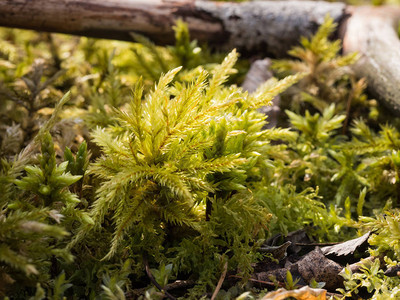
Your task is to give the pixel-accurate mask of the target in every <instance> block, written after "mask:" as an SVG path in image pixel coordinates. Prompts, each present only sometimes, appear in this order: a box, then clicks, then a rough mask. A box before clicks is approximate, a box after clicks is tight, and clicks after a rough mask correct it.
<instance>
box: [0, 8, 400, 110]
mask: <svg viewBox="0 0 400 300" xmlns="http://www.w3.org/2000/svg"><path fill="white" fill-rule="evenodd" d="M326 14H330V16H331V17H333V18H334V20H335V22H337V23H338V24H339V26H338V29H339V30H338V31H337V37H339V38H341V39H342V40H343V50H344V52H346V53H347V52H351V51H358V52H360V54H361V59H360V61H359V63H358V64H356V65H355V67H354V70H355V72H356V75H358V76H359V77H366V78H367V80H368V84H369V87H370V90H371V91H372V92H373V93H374V95H375V96H376V97H377V98H378V99H379V100H381V101H383V102H384V103H385V104H387V106H388V107H389V108H391V109H393V110H394V111H397V113H398V114H400V89H398V87H399V86H400V68H399V67H400V47H399V46H400V41H399V40H398V37H397V32H396V27H397V22H398V20H399V19H400V17H399V16H400V7H382V8H379V7H378V8H377V7H357V8H356V7H348V6H346V5H345V4H343V3H328V2H322V1H319V2H314V1H271V2H268V1H266V2H264V1H263V2H245V3H228V2H224V3H215V2H211V1H194V0H193V1H191V0H170V1H169V0H147V1H144V0H103V1H98V0H63V1H60V0H3V1H0V26H8V27H18V28H26V29H35V30H40V31H50V32H62V33H69V34H78V35H86V36H94V37H103V38H113V39H122V40H131V37H130V35H129V33H130V32H137V33H141V34H143V35H146V36H147V37H149V38H150V39H152V40H153V41H154V42H156V43H158V44H169V43H172V42H173V40H174V34H173V31H172V26H173V25H174V23H175V21H176V20H177V19H179V18H180V19H183V20H184V21H186V22H187V23H188V26H189V29H190V32H191V35H192V37H193V38H195V39H197V40H198V41H199V42H207V43H208V44H209V45H211V46H212V47H213V48H216V49H225V50H227V49H230V48H238V50H239V51H240V52H241V53H245V54H254V53H257V54H258V55H259V56H262V57H265V56H269V57H275V58H279V57H283V56H286V53H287V50H289V49H290V48H291V47H292V46H294V45H297V44H298V41H299V38H300V36H310V35H311V34H313V33H314V32H315V31H316V30H317V28H318V27H319V25H321V23H322V22H323V20H324V17H325V15H326Z"/></svg>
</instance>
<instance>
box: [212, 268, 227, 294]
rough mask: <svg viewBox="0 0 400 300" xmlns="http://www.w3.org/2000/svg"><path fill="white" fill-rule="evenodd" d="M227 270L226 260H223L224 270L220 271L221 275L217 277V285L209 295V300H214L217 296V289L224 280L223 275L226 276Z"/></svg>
mask: <svg viewBox="0 0 400 300" xmlns="http://www.w3.org/2000/svg"><path fill="white" fill-rule="evenodd" d="M227 271H228V262H225V264H224V270H223V271H222V274H221V277H220V278H219V281H218V284H217V287H216V288H215V290H214V293H213V294H212V296H211V300H215V298H216V297H217V295H218V292H219V290H220V289H221V287H222V284H223V283H224V280H225V276H226V272H227Z"/></svg>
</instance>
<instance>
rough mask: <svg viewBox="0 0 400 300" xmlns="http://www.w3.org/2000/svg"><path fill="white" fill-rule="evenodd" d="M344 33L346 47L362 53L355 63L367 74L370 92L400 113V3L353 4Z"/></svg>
mask: <svg viewBox="0 0 400 300" xmlns="http://www.w3.org/2000/svg"><path fill="white" fill-rule="evenodd" d="M349 13H350V14H351V18H349V19H348V21H347V24H346V28H345V31H344V35H343V51H344V52H345V53H350V52H355V51H357V52H358V53H360V55H361V57H360V59H359V60H358V62H357V63H356V64H355V65H354V66H353V70H354V71H355V73H356V75H357V76H359V77H365V78H367V82H368V88H369V91H370V92H371V94H373V95H374V96H375V97H377V98H378V100H380V101H382V102H383V103H384V104H385V105H386V106H387V107H388V108H390V109H392V110H393V111H394V112H395V113H396V114H397V115H400V41H399V38H398V34H397V26H398V24H399V21H400V7H395V6H393V7H391V6H386V7H353V8H350V9H349Z"/></svg>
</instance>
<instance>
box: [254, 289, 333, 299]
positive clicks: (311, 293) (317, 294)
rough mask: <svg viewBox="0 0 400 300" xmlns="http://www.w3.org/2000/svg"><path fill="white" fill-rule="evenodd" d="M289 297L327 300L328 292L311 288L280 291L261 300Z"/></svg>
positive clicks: (271, 293)
mask: <svg viewBox="0 0 400 300" xmlns="http://www.w3.org/2000/svg"><path fill="white" fill-rule="evenodd" d="M288 297H293V298H295V299H297V300H326V290H323V289H313V288H310V287H309V286H304V287H302V288H301V289H297V290H290V291H287V290H285V289H279V290H277V291H275V292H270V293H268V294H266V295H265V296H264V297H263V298H262V299H261V300H283V299H286V298H288Z"/></svg>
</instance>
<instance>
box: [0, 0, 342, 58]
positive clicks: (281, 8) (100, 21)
mask: <svg viewBox="0 0 400 300" xmlns="http://www.w3.org/2000/svg"><path fill="white" fill-rule="evenodd" d="M328 13H329V14H330V15H331V17H333V18H334V19H335V21H336V22H341V20H342V19H343V18H344V16H345V5H344V4H342V3H326V2H314V1H273V2H246V3H227V2H220V3H215V2H209V1H190V0H175V1H174V0H172V1H167V0H147V1H144V0H102V1H98V0H64V1H60V0H3V1H0V26H8V27H17V28H26V29H35V30H39V31H50V32H62V33H69V34H77V35H86V36H93V37H102V38H111V39H122V40H132V38H131V36H130V34H129V33H130V32H137V33H141V34H143V35H145V36H147V37H149V38H150V39H151V40H153V41H154V42H155V43H158V44H171V43H173V42H174V32H173V30H172V26H173V25H174V24H175V21H176V20H177V19H179V18H180V19H182V20H184V21H186V22H187V23H188V26H189V29H190V33H191V36H192V38H194V39H197V40H198V41H199V42H200V43H202V42H207V43H209V44H210V45H211V46H212V47H215V48H220V49H221V48H222V49H224V50H227V49H232V48H238V50H239V51H240V52H242V53H243V52H250V53H255V52H257V53H262V54H263V55H270V56H273V57H282V56H286V52H287V51H288V50H289V49H290V48H291V47H292V46H293V45H294V44H297V43H298V40H299V37H300V36H301V35H304V36H310V35H311V34H312V33H314V32H315V31H316V30H317V28H318V27H319V25H321V23H322V22H323V20H324V17H325V15H326V14H328Z"/></svg>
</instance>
